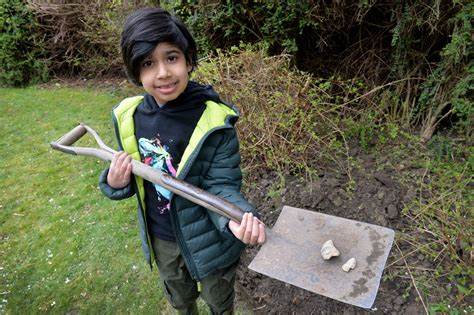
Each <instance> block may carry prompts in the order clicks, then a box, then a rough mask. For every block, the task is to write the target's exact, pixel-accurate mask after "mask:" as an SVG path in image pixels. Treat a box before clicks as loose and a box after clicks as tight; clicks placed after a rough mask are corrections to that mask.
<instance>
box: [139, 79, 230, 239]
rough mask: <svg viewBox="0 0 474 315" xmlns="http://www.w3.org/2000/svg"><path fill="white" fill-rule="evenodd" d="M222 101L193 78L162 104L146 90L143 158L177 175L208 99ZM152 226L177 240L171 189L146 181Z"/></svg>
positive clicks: (141, 139)
mask: <svg viewBox="0 0 474 315" xmlns="http://www.w3.org/2000/svg"><path fill="white" fill-rule="evenodd" d="M207 100H213V101H215V102H221V100H220V99H219V96H218V94H217V93H216V92H215V91H214V90H213V89H212V87H211V86H210V85H207V86H204V85H200V84H198V83H196V82H193V81H189V83H188V85H187V87H186V89H185V90H184V91H183V93H181V95H179V96H178V97H177V98H176V99H175V100H172V101H170V102H168V103H166V104H164V105H162V106H161V107H160V106H158V104H157V103H156V101H155V99H154V98H153V96H151V95H149V94H145V97H144V99H143V102H142V103H141V104H140V105H139V106H138V107H137V110H136V112H135V114H134V122H135V136H136V139H137V141H138V147H139V151H140V155H141V159H142V162H143V163H145V164H147V165H150V166H152V167H153V168H157V169H159V170H160V171H163V172H166V173H168V174H171V175H173V176H174V175H176V170H177V169H178V165H179V163H180V161H181V157H182V156H183V153H184V150H185V149H186V147H187V145H188V143H189V139H190V137H191V135H192V133H193V131H194V128H195V127H196V124H197V122H198V121H199V118H201V115H202V113H203V112H204V109H205V108H206V105H205V101H207ZM144 186H145V204H146V209H147V211H146V212H147V222H148V230H149V231H150V232H151V233H152V234H153V235H155V236H156V237H157V238H160V239H164V240H167V241H174V240H175V236H174V233H173V230H172V225H171V218H170V214H169V199H168V198H169V195H168V194H169V192H168V191H167V190H164V189H163V188H161V187H160V186H157V185H156V186H155V185H154V184H153V183H150V182H149V181H144Z"/></svg>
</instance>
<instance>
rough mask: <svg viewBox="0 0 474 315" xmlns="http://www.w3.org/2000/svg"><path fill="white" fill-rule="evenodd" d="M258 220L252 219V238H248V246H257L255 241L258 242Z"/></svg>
mask: <svg viewBox="0 0 474 315" xmlns="http://www.w3.org/2000/svg"><path fill="white" fill-rule="evenodd" d="M258 226H259V224H258V220H257V218H255V217H254V219H253V223H252V236H251V237H250V244H251V245H255V244H257V240H258V232H259V230H258Z"/></svg>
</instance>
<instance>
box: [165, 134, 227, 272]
mask: <svg viewBox="0 0 474 315" xmlns="http://www.w3.org/2000/svg"><path fill="white" fill-rule="evenodd" d="M230 128H232V127H230V126H219V127H215V128H213V129H211V130H209V131H208V132H207V133H206V134H205V135H204V136H203V137H202V138H201V140H200V141H199V143H198V145H197V147H196V149H194V151H193V153H191V155H190V157H189V159H188V161H187V162H186V165H185V166H184V168H183V171H182V172H181V174H179V176H178V178H179V179H183V178H184V177H186V175H187V174H188V172H189V170H190V168H191V166H192V165H193V163H194V160H195V159H196V157H197V155H198V153H199V151H201V147H202V145H203V143H204V141H205V140H206V139H207V138H208V137H209V135H210V134H211V133H213V132H215V131H217V130H222V129H230ZM174 195H175V194H174V193H173V194H172V195H171V197H170V200H174ZM172 208H174V207H172ZM171 213H172V214H173V215H172V216H171V218H172V222H173V225H174V226H175V232H176V238H177V240H178V244H179V247H180V248H181V252H182V253H183V258H184V262H185V264H186V266H188V269H189V273H190V274H191V276H192V277H193V278H194V279H195V280H196V281H200V280H201V279H200V278H199V275H198V271H197V268H196V264H195V263H194V261H193V260H192V257H191V253H190V252H189V249H188V247H187V246H186V242H185V240H184V238H183V235H182V232H181V229H180V228H179V224H178V219H177V217H178V213H177V211H176V209H175V210H174V211H171Z"/></svg>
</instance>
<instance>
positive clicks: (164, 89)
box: [156, 81, 178, 94]
mask: <svg viewBox="0 0 474 315" xmlns="http://www.w3.org/2000/svg"><path fill="white" fill-rule="evenodd" d="M177 84H178V81H176V82H173V83H170V84H164V85H159V86H157V87H156V89H157V90H158V91H159V92H160V93H163V94H169V93H173V91H174V89H175V88H176V85H177Z"/></svg>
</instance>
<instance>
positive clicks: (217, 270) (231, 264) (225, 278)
mask: <svg viewBox="0 0 474 315" xmlns="http://www.w3.org/2000/svg"><path fill="white" fill-rule="evenodd" d="M121 49H122V57H123V60H124V62H125V65H126V69H127V73H128V76H129V78H130V79H131V81H132V82H133V83H135V84H136V85H139V86H140V85H141V86H143V88H144V90H145V91H146V94H145V95H142V96H136V97H131V98H127V99H125V100H123V101H122V102H121V103H120V104H119V105H118V106H116V107H115V108H114V109H113V115H112V116H113V120H114V126H115V131H116V135H117V139H118V142H119V147H120V149H121V150H123V152H122V151H121V152H119V153H117V154H116V155H115V156H114V159H113V160H112V162H111V164H110V168H109V169H106V170H105V171H104V172H103V173H102V174H101V177H100V181H99V185H100V187H101V190H102V191H103V193H104V194H105V195H106V196H108V197H109V198H111V199H124V198H128V197H130V196H132V195H133V194H136V196H137V199H138V219H139V225H140V230H141V231H140V232H141V233H140V234H141V238H142V247H143V250H144V252H145V256H146V258H147V260H148V262H149V264H150V266H151V261H152V259H153V258H154V260H155V262H156V264H157V266H158V270H159V272H160V278H161V280H162V281H163V285H164V291H165V294H166V296H167V298H168V300H169V302H170V303H171V305H172V306H173V307H174V308H175V309H176V310H177V311H178V312H179V313H180V314H197V307H196V302H195V301H196V298H197V297H198V295H199V292H198V285H197V282H200V284H201V296H202V298H203V299H204V300H205V301H206V303H207V304H208V305H209V307H210V309H211V312H212V313H213V314H230V313H232V309H233V300H234V281H235V271H236V265H237V262H238V259H239V256H240V254H241V252H242V250H243V248H244V246H245V245H244V244H261V243H263V242H264V241H265V230H264V226H263V224H262V223H261V222H260V221H259V220H258V219H257V218H256V217H255V215H256V213H255V212H254V211H255V210H254V209H253V207H252V206H251V205H250V204H249V203H248V202H247V201H246V200H245V199H244V198H243V196H242V195H241V193H240V187H241V180H242V175H241V171H240V167H239V163H240V155H239V148H238V141H237V137H236V131H235V129H234V127H233V125H234V123H235V122H236V120H237V118H238V113H237V110H236V109H235V108H234V107H230V106H228V105H226V104H224V103H223V102H222V101H221V100H220V99H219V96H218V95H217V93H216V92H215V91H214V90H213V89H212V87H210V86H203V85H200V84H198V83H196V82H193V81H189V75H190V73H191V72H192V71H193V69H194V68H195V67H196V66H197V56H196V44H195V42H194V40H193V38H192V36H191V35H190V33H189V31H188V30H187V29H186V27H185V26H184V25H183V24H182V23H181V22H180V21H178V20H177V19H176V18H175V17H174V16H172V15H170V14H169V13H168V12H166V11H164V10H162V9H160V8H146V9H140V10H138V11H136V12H134V13H132V14H131V15H130V16H129V17H128V18H127V20H126V22H125V25H124V30H123V32H122V40H121ZM132 158H134V159H137V160H141V161H142V162H143V163H146V164H148V165H150V166H151V167H154V168H158V169H159V170H161V171H163V172H167V173H169V174H171V175H173V176H176V177H178V178H180V179H183V180H185V181H186V182H188V183H190V184H193V185H195V186H198V187H200V188H202V189H205V190H207V191H209V192H210V193H213V194H215V195H218V196H220V197H222V198H225V199H227V200H229V201H230V202H232V203H235V204H236V205H237V206H239V207H240V208H241V209H243V210H244V211H246V214H245V215H244V217H243V219H242V222H241V223H240V224H239V223H237V222H234V221H229V220H228V219H227V218H225V217H222V216H220V215H218V214H216V213H214V212H212V211H210V210H207V209H205V208H203V207H201V206H198V205H196V204H194V203H192V202H190V201H188V200H186V199H184V198H182V197H180V196H176V195H173V194H172V193H171V192H169V191H167V190H166V189H163V188H162V187H160V186H158V185H154V184H153V183H150V182H148V181H144V180H143V179H142V178H139V177H136V176H134V177H133V180H132V176H131V170H132V166H131V159H132ZM252 212H254V214H252Z"/></svg>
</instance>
